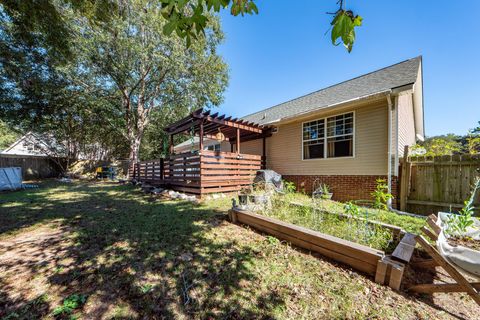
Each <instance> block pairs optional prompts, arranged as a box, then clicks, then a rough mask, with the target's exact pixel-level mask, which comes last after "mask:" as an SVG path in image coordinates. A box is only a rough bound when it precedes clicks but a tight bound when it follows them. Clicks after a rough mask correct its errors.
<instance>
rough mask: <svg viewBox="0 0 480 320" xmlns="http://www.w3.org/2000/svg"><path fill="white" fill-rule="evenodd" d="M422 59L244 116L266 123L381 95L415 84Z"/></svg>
mask: <svg viewBox="0 0 480 320" xmlns="http://www.w3.org/2000/svg"><path fill="white" fill-rule="evenodd" d="M421 59H422V58H421V57H416V58H413V59H409V60H405V61H403V62H400V63H397V64H394V65H391V66H389V67H386V68H383V69H380V70H377V71H374V72H371V73H367V74H365V75H362V76H360V77H357V78H354V79H351V80H347V81H344V82H341V83H338V84H335V85H333V86H330V87H327V88H324V89H321V90H318V91H315V92H312V93H310V94H307V95H304V96H301V97H299V98H296V99H293V100H290V101H287V102H284V103H281V104H279V105H276V106H273V107H270V108H267V109H264V110H261V111H258V112H256V113H253V114H250V115H247V116H245V117H242V119H243V120H247V121H250V122H254V123H258V124H266V123H270V122H273V121H276V120H280V119H283V118H287V117H292V116H295V115H298V114H303V113H306V112H310V111H314V110H319V109H322V108H326V107H329V106H331V105H334V104H338V103H341V102H345V101H349V100H352V99H356V98H360V97H365V96H369V95H373V94H376V93H381V92H384V91H386V90H389V89H394V88H397V87H401V86H405V85H408V84H412V83H415V81H416V80H417V75H418V68H419V67H420V62H421Z"/></svg>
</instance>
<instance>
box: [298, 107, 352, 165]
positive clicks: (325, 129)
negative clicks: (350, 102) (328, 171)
mask: <svg viewBox="0 0 480 320" xmlns="http://www.w3.org/2000/svg"><path fill="white" fill-rule="evenodd" d="M348 113H351V114H352V120H353V130H352V131H353V132H352V133H351V134H352V143H353V146H352V155H351V156H348V157H327V155H328V142H327V141H328V138H336V137H343V136H349V135H350V133H348V134H340V135H335V136H330V137H328V136H327V119H328V118H333V117H337V116H342V115H344V114H348ZM318 120H323V121H324V124H325V125H324V128H323V130H324V137H323V140H324V148H323V158H311V159H305V153H304V148H305V144H304V142H306V141H310V140H319V139H309V140H304V139H303V127H304V125H305V123H309V122H312V121H318ZM355 123H356V115H355V110H353V111H347V112H343V113H338V114H333V115H330V116H328V117H323V118H316V119H311V120H308V121H304V122H302V127H301V128H300V130H301V137H302V142H301V143H302V155H301V157H302V161H312V160H313V161H316V160H332V159H335V160H338V159H353V158H355V145H356V137H355V136H356V125H355Z"/></svg>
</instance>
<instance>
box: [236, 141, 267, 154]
mask: <svg viewBox="0 0 480 320" xmlns="http://www.w3.org/2000/svg"><path fill="white" fill-rule="evenodd" d="M234 150H237V149H236V146H235V147H234ZM240 153H246V154H256V155H260V156H261V155H262V139H256V140H250V141H245V142H242V140H240Z"/></svg>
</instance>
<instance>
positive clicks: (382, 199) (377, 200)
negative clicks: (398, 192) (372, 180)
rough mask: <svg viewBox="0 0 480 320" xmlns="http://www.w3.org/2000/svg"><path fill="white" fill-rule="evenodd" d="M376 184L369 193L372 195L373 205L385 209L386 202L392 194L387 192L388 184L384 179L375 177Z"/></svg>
mask: <svg viewBox="0 0 480 320" xmlns="http://www.w3.org/2000/svg"><path fill="white" fill-rule="evenodd" d="M376 182H377V185H376V186H375V191H373V192H372V193H371V195H372V197H373V201H374V202H373V207H374V208H376V209H383V210H386V209H387V203H388V201H389V200H390V199H393V195H392V194H391V193H389V192H388V186H387V184H386V181H385V179H377V181H376Z"/></svg>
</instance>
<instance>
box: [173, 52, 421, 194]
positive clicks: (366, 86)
mask: <svg viewBox="0 0 480 320" xmlns="http://www.w3.org/2000/svg"><path fill="white" fill-rule="evenodd" d="M422 91H423V90H422V58H421V57H417V58H413V59H410V60H406V61H403V62H400V63H398V64H395V65H392V66H389V67H386V68H383V69H380V70H377V71H374V72H371V73H368V74H365V75H362V76H360V77H357V78H354V79H351V80H348V81H345V82H341V83H339V84H336V85H333V86H330V87H327V88H324V89H321V90H319V91H316V92H313V93H310V94H307V95H304V96H301V97H299V98H296V99H293V100H290V101H288V102H285V103H282V104H279V105H276V106H274V107H271V108H267V109H264V110H261V111H259V112H256V113H254V114H250V115H248V116H245V117H243V118H242V120H246V121H249V122H253V123H257V124H261V125H268V126H273V127H274V132H273V133H272V134H271V136H269V137H267V138H266V141H265V156H266V161H267V168H268V169H272V170H275V171H277V172H278V173H280V174H281V175H282V176H283V177H284V179H287V180H290V181H293V182H295V183H296V185H297V187H298V188H299V189H303V190H305V191H307V192H311V191H312V187H313V183H314V181H315V180H316V179H318V180H319V181H321V182H323V183H327V184H328V185H329V186H330V187H331V188H332V190H333V193H334V199H337V200H351V199H370V198H371V192H372V191H373V189H374V187H375V181H376V179H378V178H382V179H385V180H387V181H388V184H389V186H390V188H391V191H392V193H394V194H396V190H397V181H398V179H397V177H398V167H399V158H400V157H402V155H403V150H404V146H411V145H414V144H415V143H416V142H417V141H418V140H423V139H424V135H425V134H424V119H423V92H422ZM177 147H180V146H177ZM221 149H222V150H221V151H230V144H229V143H228V142H226V143H222V145H221ZM241 152H242V153H246V154H260V155H261V154H262V139H257V140H252V141H245V142H241Z"/></svg>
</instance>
